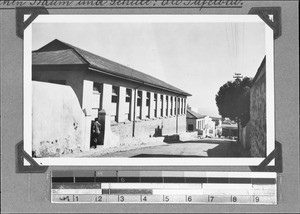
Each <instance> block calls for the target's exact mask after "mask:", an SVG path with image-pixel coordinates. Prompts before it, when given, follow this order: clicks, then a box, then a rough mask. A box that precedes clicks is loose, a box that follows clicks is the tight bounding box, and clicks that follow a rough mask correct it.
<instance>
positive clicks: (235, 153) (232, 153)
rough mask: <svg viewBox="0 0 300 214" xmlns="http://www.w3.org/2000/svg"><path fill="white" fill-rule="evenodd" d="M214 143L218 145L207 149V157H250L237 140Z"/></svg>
mask: <svg viewBox="0 0 300 214" xmlns="http://www.w3.org/2000/svg"><path fill="white" fill-rule="evenodd" d="M214 144H218V146H216V147H214V148H213V149H208V150H207V156H208V157H218V158H219V157H221V158H222V157H250V155H249V154H248V153H247V151H245V150H244V149H243V147H242V146H241V144H239V143H238V142H234V141H231V142H230V141H227V142H214Z"/></svg>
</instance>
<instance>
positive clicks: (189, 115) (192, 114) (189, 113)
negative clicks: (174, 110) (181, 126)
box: [186, 109, 206, 119]
mask: <svg viewBox="0 0 300 214" xmlns="http://www.w3.org/2000/svg"><path fill="white" fill-rule="evenodd" d="M204 117H206V115H202V114H199V113H197V112H194V111H192V110H190V109H187V114H186V118H188V119H201V118H204Z"/></svg>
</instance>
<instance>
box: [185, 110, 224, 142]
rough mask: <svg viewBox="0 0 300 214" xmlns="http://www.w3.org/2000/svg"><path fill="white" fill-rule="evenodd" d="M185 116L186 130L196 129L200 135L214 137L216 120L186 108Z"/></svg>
mask: <svg viewBox="0 0 300 214" xmlns="http://www.w3.org/2000/svg"><path fill="white" fill-rule="evenodd" d="M186 118H187V131H198V134H199V135H200V136H202V137H216V134H217V132H216V122H215V121H213V118H212V117H210V116H207V115H201V114H199V113H197V112H195V111H193V110H189V109H188V110H187V116H186ZM214 120H216V118H214ZM218 122H219V121H218Z"/></svg>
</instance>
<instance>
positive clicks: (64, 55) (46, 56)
mask: <svg viewBox="0 0 300 214" xmlns="http://www.w3.org/2000/svg"><path fill="white" fill-rule="evenodd" d="M32 59H33V63H32V64H33V65H64V64H72V65H73V64H87V65H88V66H89V67H90V68H93V69H95V70H97V71H101V72H105V73H107V74H110V75H115V76H118V77H121V78H126V79H129V80H132V81H138V82H142V83H144V84H147V85H150V86H155V87H159V88H162V89H164V90H168V91H172V92H175V93H177V94H181V95H185V96H191V94H189V93H187V92H185V91H183V90H181V89H179V88H176V87H174V86H172V85H170V84H168V83H166V82H164V81H162V80H159V79H157V78H155V77H152V76H150V75H148V74H145V73H142V72H140V71H137V70H134V69H132V68H129V67H127V66H124V65H121V64H119V63H116V62H113V61H111V60H108V59H106V58H103V57H101V56H98V55H95V54H93V53H90V52H88V51H85V50H82V49H80V48H78V47H75V46H73V45H70V44H68V43H65V42H62V41H60V40H58V39H55V40H53V41H52V42H50V43H48V44H47V45H45V46H43V47H41V48H40V49H38V50H36V51H33V52H32Z"/></svg>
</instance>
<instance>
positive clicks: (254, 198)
mask: <svg viewBox="0 0 300 214" xmlns="http://www.w3.org/2000/svg"><path fill="white" fill-rule="evenodd" d="M261 175H262V176H261V177H260V174H259V172H256V173H250V172H247V173H246V174H244V173H243V172H228V173H227V172H198V171H187V172H182V171H163V172H160V171H153V172H151V171H150V173H149V175H148V174H147V171H141V172H139V171H95V170H93V171H91V170H82V171H74V172H73V171H62V170H61V171H52V172H51V180H50V181H51V185H50V186H51V202H52V203H204V204H277V192H276V191H277V188H276V183H277V180H276V173H262V174H261Z"/></svg>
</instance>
